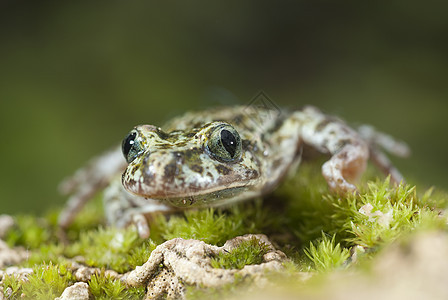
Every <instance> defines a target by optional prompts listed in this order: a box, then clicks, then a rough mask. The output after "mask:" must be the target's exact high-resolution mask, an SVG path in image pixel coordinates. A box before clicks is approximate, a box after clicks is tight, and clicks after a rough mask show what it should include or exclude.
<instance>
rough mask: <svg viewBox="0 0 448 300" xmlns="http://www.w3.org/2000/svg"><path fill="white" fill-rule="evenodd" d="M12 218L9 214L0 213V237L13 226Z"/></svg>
mask: <svg viewBox="0 0 448 300" xmlns="http://www.w3.org/2000/svg"><path fill="white" fill-rule="evenodd" d="M14 224H15V222H14V219H13V218H12V217H11V216H9V215H0V239H3V238H4V237H5V235H6V233H7V232H8V230H9V229H10V228H11V227H12V226H14Z"/></svg>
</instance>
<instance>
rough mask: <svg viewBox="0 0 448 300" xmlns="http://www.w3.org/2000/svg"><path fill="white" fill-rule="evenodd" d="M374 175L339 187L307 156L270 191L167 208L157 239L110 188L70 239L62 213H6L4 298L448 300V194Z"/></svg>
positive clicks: (154, 229) (0, 247)
mask: <svg viewBox="0 0 448 300" xmlns="http://www.w3.org/2000/svg"><path fill="white" fill-rule="evenodd" d="M372 178H376V174H373V172H370V175H367V176H366V178H364V179H363V181H362V182H361V183H360V193H359V194H357V195H346V196H335V195H330V194H328V190H327V187H326V185H325V182H324V181H323V179H322V178H321V176H320V172H319V168H318V166H317V165H316V164H305V165H304V166H302V167H301V170H300V172H299V173H298V174H297V175H296V176H294V177H293V178H291V179H290V180H288V181H287V182H285V183H284V184H283V185H282V186H281V187H279V189H278V190H277V191H276V192H275V193H274V194H273V195H271V196H270V197H268V198H266V199H264V200H261V199H259V200H255V201H249V202H246V203H242V204H239V205H237V206H234V207H231V208H228V209H226V210H211V209H207V210H201V211H190V212H186V213H184V214H179V215H175V216H171V217H170V218H169V219H167V218H165V217H163V216H159V217H156V218H154V219H153V220H152V222H151V238H150V239H148V240H142V239H140V238H138V236H137V234H136V232H135V230H134V229H133V228H129V229H127V230H117V229H114V228H110V227H106V226H104V218H103V215H102V207H101V201H100V199H99V197H100V195H99V196H98V199H96V200H94V201H92V202H91V203H90V204H89V205H88V206H87V207H86V208H85V209H84V210H83V212H82V213H81V214H80V215H79V216H78V218H77V219H76V222H75V223H74V224H73V225H72V226H71V227H70V228H69V230H68V231H67V233H66V234H67V238H68V244H63V243H61V242H60V239H59V236H60V232H59V230H58V228H57V226H56V220H57V215H58V210H54V211H51V212H49V213H48V214H47V215H45V216H43V217H36V216H30V215H21V216H13V217H10V216H2V217H0V228H1V230H0V238H1V240H0V269H1V271H0V279H1V282H0V285H1V287H0V299H1V298H2V297H3V298H5V299H18V298H21V299H23V298H25V299H36V298H41V299H54V298H55V297H61V299H87V298H89V297H90V298H97V299H134V298H137V299H138V298H144V297H148V298H151V297H153V298H164V297H168V298H187V299H198V298H199V299H200V298H207V299H209V298H213V297H216V298H222V297H229V298H232V297H236V298H237V297H246V298H247V299H252V298H257V299H259V298H263V297H264V298H266V299H268V298H272V297H273V296H276V297H279V296H282V297H283V298H285V299H288V298H298V297H299V298H300V297H303V298H307V299H327V298H328V297H330V296H331V298H332V299H347V298H348V299H350V298H359V297H362V298H365V299H379V298H381V299H422V298H424V297H426V298H428V297H429V298H431V299H439V298H440V299H447V298H448V288H447V285H446V284H445V282H446V275H445V270H446V269H448V233H447V232H448V231H447V218H446V215H445V208H446V206H447V203H448V196H447V195H446V194H445V193H444V192H442V191H438V190H437V189H430V190H420V189H419V187H415V186H412V185H400V186H392V185H391V184H389V181H388V180H387V179H385V178H379V179H374V181H370V180H369V179H372ZM251 234H252V235H251ZM61 295H62V296H61Z"/></svg>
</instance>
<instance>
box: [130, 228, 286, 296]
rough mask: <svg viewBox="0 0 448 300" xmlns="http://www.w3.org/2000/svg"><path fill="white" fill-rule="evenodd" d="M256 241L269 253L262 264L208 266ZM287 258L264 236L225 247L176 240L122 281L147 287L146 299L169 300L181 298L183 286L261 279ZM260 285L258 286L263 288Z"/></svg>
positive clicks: (204, 285)
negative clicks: (165, 299)
mask: <svg viewBox="0 0 448 300" xmlns="http://www.w3.org/2000/svg"><path fill="white" fill-rule="evenodd" d="M252 238H256V239H258V240H259V241H260V242H263V243H265V244H266V245H267V247H268V249H269V252H268V253H267V254H266V255H264V257H263V258H264V261H263V263H261V264H259V265H247V266H245V267H244V268H242V269H241V270H240V269H216V268H213V267H212V266H211V259H212V257H214V256H216V255H217V254H218V253H220V252H224V251H225V252H228V251H230V250H232V249H233V248H235V247H237V246H238V245H239V243H241V241H243V240H250V239H252ZM285 260H286V255H285V254H284V253H282V252H281V251H278V250H276V249H275V248H274V246H273V245H272V244H271V242H270V241H269V240H268V239H267V237H266V236H265V235H262V234H257V235H252V234H249V235H245V236H241V237H237V238H234V239H232V240H229V241H227V242H226V243H225V244H224V246H222V247H217V246H213V245H208V244H206V243H204V242H203V241H198V240H184V239H181V238H176V239H173V240H170V241H167V242H165V243H163V244H161V245H159V246H158V247H157V248H156V249H155V250H154V251H153V252H152V253H151V256H150V257H149V259H148V261H147V262H146V263H145V264H143V265H142V266H139V267H136V269H135V270H134V271H131V272H129V273H127V274H125V275H124V276H123V277H122V280H123V281H124V282H125V283H126V284H128V285H130V286H147V288H148V292H147V295H146V297H147V299H153V298H155V299H157V298H161V297H163V296H164V295H166V296H167V298H168V299H173V298H175V299H177V298H183V297H184V289H185V286H184V285H185V284H189V285H199V286H201V287H204V288H207V287H218V286H222V285H225V284H230V283H233V282H234V280H235V275H239V277H240V278H242V277H252V278H253V279H254V282H255V283H257V279H260V278H261V277H262V276H263V274H264V272H265V271H266V270H280V269H281V268H283V266H282V262H283V261H285ZM263 283H264V282H262V283H261V284H263Z"/></svg>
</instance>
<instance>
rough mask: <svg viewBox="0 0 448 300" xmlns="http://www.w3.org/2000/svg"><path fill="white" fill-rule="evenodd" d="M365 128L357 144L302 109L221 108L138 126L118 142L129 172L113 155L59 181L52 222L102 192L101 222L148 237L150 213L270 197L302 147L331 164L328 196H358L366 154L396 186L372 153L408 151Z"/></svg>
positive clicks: (337, 126)
mask: <svg viewBox="0 0 448 300" xmlns="http://www.w3.org/2000/svg"><path fill="white" fill-rule="evenodd" d="M369 128H370V127H364V128H363V131H361V132H362V134H363V136H361V135H360V134H359V133H358V132H357V131H355V130H353V129H351V128H350V127H348V126H347V125H346V124H345V123H344V122H342V121H341V120H339V119H337V118H334V117H330V116H327V115H325V114H323V113H321V112H320V111H319V110H318V109H316V108H314V107H309V106H308V107H305V108H304V109H302V110H296V111H276V110H271V109H268V108H264V107H254V106H249V107H229V108H219V109H213V110H208V111H203V112H192V113H186V114H185V115H183V116H180V117H178V118H175V119H173V120H172V121H170V122H169V123H168V124H166V126H164V127H163V130H162V129H161V128H158V127H155V126H152V125H140V126H136V127H135V128H134V129H133V130H132V131H131V132H130V134H129V135H128V136H127V137H126V138H125V140H124V141H123V146H122V150H123V152H124V155H125V157H126V159H127V161H128V164H126V161H125V159H123V157H122V154H121V153H120V152H121V150H120V149H116V150H114V151H112V152H109V153H106V154H105V155H102V156H101V157H99V158H97V159H95V160H93V161H92V162H91V163H90V164H89V165H88V166H87V167H86V168H84V169H82V170H80V171H78V172H77V173H76V174H75V176H74V177H73V178H72V179H70V180H68V181H66V182H65V183H64V185H63V189H64V190H65V191H66V192H73V193H74V195H73V196H72V197H71V199H70V201H69V202H68V205H67V208H66V210H65V211H64V212H63V213H62V214H61V216H60V219H59V223H60V225H61V226H62V227H63V228H65V227H67V226H68V225H69V224H70V223H71V221H72V219H73V217H74V216H75V215H76V213H77V211H78V210H79V209H80V208H81V207H82V205H83V204H84V203H85V202H86V201H87V200H88V199H89V198H90V197H91V196H92V194H93V193H94V192H95V191H96V190H98V189H100V188H103V187H105V186H108V187H107V189H106V190H105V194H104V204H105V211H106V216H107V219H108V221H109V223H111V224H114V225H116V226H119V227H124V226H126V225H128V224H129V223H134V224H135V225H136V226H137V228H138V231H139V234H140V236H142V237H147V236H149V227H148V224H147V220H146V218H145V215H147V214H149V213H153V212H156V211H170V210H173V209H175V208H176V207H209V206H218V205H224V204H229V203H232V202H235V201H240V200H244V199H250V198H254V197H256V196H260V195H264V194H266V193H268V192H270V191H272V190H273V189H274V188H275V187H276V186H277V185H278V183H279V182H281V180H282V179H283V178H284V177H285V175H286V174H287V173H289V172H291V170H294V169H295V168H296V167H297V166H298V163H299V162H300V159H301V154H302V150H303V149H304V148H309V147H311V148H314V149H315V150H317V151H319V152H321V153H324V154H327V155H329V156H330V159H329V160H328V161H327V162H326V163H324V165H323V166H322V174H323V176H324V177H325V179H326V181H327V182H328V185H329V188H330V190H331V191H333V192H336V193H346V192H352V191H356V187H355V185H354V184H353V182H355V181H356V180H357V179H358V178H359V176H360V175H361V174H362V173H363V172H364V170H365V168H366V164H367V161H368V159H369V154H370V157H371V158H372V161H373V162H374V163H376V164H377V165H378V166H379V167H380V169H381V170H383V171H384V172H385V173H388V174H390V175H391V179H392V181H394V182H400V181H402V180H403V179H402V177H401V175H400V173H399V172H398V171H397V170H396V169H395V168H394V167H393V166H392V165H391V164H390V162H389V160H388V159H387V158H386V156H385V155H384V154H383V153H382V152H381V151H379V147H378V146H381V147H383V148H386V150H388V151H390V152H393V153H394V154H397V155H400V156H404V155H407V152H408V149H407V147H406V146H405V145H404V144H402V143H398V142H396V141H395V140H393V139H392V138H390V137H389V136H387V135H384V134H379V133H377V132H375V131H373V130H371V128H370V130H369ZM123 170H124V173H123V174H122V176H120V175H118V174H121V173H122V172H123ZM120 179H121V182H120ZM121 183H122V184H121ZM123 187H124V188H123Z"/></svg>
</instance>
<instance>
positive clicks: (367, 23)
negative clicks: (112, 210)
mask: <svg viewBox="0 0 448 300" xmlns="http://www.w3.org/2000/svg"><path fill="white" fill-rule="evenodd" d="M447 11H448V2H440V1H433V0H430V1H425V2H420V1H409V0H401V1H393V0H392V1H374V2H369V3H367V2H364V1H330V0H317V1H316V0H309V1H285V2H278V1H275V2H270V3H268V2H261V1H244V2H240V1H238V2H237V1H235V2H222V3H216V2H206V1H204V2H198V1H179V2H173V1H165V2H161V3H157V2H154V1H148V0H145V1H84V2H83V1H73V2H71V3H69V2H66V1H57V2H56V1H54V2H53V1H51V2H47V1H28V2H26V1H20V0H2V1H0V103H1V104H0V105H1V106H0V122H1V140H2V144H1V147H0V151H1V155H0V162H1V173H0V174H1V175H0V176H1V178H0V191H1V192H0V199H1V200H0V203H1V206H0V213H19V212H37V213H40V212H43V211H44V210H45V209H47V208H48V207H51V206H60V205H62V204H63V203H64V202H65V200H66V199H65V198H64V197H62V196H60V195H58V192H57V185H58V183H59V182H60V180H62V179H63V178H64V177H66V176H68V175H70V174H71V173H73V172H74V171H75V170H76V169H77V168H78V167H80V166H82V165H83V164H84V163H85V162H86V161H87V160H88V159H89V158H91V157H92V156H94V155H96V154H98V153H100V152H102V151H103V150H105V149H107V148H109V147H110V146H112V145H115V144H116V143H118V142H119V141H120V140H121V139H122V137H123V136H124V135H125V134H126V133H127V132H128V131H129V130H130V128H132V126H134V125H136V124H139V123H150V124H155V125H161V124H163V122H164V121H166V120H167V119H169V118H170V117H172V116H175V115H177V114H180V113H182V112H184V111H187V110H191V109H202V108H207V107H210V106H216V105H223V104H224V105H226V104H230V105H231V104H236V103H241V104H245V103H248V102H249V101H250V100H251V99H252V97H253V96H255V95H256V94H257V92H258V91H259V90H264V91H265V92H266V93H267V94H268V95H269V96H270V98H271V99H272V100H273V101H274V102H275V103H277V104H278V105H279V106H286V107H300V106H302V105H304V104H313V105H316V106H318V107H320V108H321V109H323V110H324V111H325V112H327V113H331V114H336V115H339V116H340V117H342V118H344V119H346V120H347V121H349V122H350V123H352V124H360V123H369V124H372V125H374V126H375V127H377V128H378V129H380V130H382V131H385V132H388V133H390V134H392V135H394V136H396V137H399V138H401V139H403V140H405V141H407V142H408V143H409V144H410V146H411V147H412V150H413V156H412V157H411V158H410V159H407V160H402V159H394V161H395V162H396V164H397V165H398V166H399V167H400V169H401V170H402V172H403V173H404V174H405V176H406V177H407V178H408V179H409V180H410V181H411V182H414V183H415V182H419V183H422V185H423V186H424V187H427V186H430V185H436V186H438V187H440V188H443V189H447V188H448V183H447V181H446V180H447V178H446V174H447V166H448V158H447V150H448V146H447V143H446V139H447V133H446V130H447V129H448V121H447V114H448V101H447V99H448V17H447Z"/></svg>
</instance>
